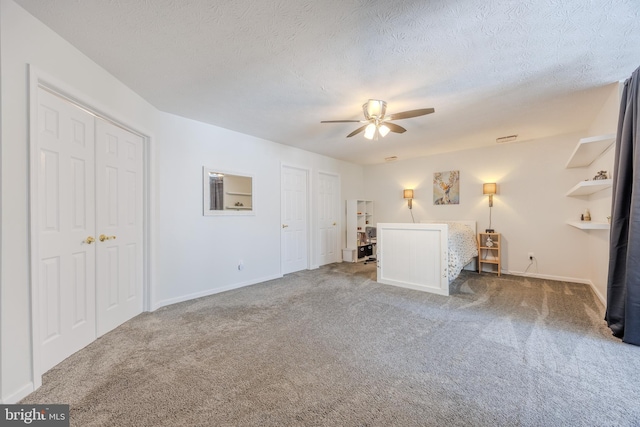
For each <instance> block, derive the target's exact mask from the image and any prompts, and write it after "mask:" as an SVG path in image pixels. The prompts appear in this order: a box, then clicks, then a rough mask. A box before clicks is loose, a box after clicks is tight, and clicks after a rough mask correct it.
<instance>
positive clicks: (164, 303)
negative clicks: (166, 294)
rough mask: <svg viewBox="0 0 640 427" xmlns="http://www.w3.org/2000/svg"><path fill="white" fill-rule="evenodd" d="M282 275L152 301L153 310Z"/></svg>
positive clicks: (277, 275) (277, 276)
mask: <svg viewBox="0 0 640 427" xmlns="http://www.w3.org/2000/svg"><path fill="white" fill-rule="evenodd" d="M281 277H282V275H281V274H276V275H273V276H267V277H261V278H259V279H254V280H250V281H247V282H240V283H233V284H231V285H227V286H223V287H221V288H215V289H207V290H206V291H202V292H195V293H192V294H188V295H182V296H179V297H176V298H169V299H165V300H162V301H158V302H155V303H151V311H156V310H157V309H159V308H162V307H166V306H168V305H171V304H177V303H179V302H184V301H189V300H192V299H196V298H202V297H207V296H209V295H215V294H219V293H220V292H226V291H231V290H233V289H238V288H243V287H245V286H250V285H255V284H257V283H262V282H266V281H268V280H273V279H279V278H281Z"/></svg>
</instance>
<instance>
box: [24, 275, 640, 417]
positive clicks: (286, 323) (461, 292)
mask: <svg viewBox="0 0 640 427" xmlns="http://www.w3.org/2000/svg"><path fill="white" fill-rule="evenodd" d="M452 292H453V294H452V295H451V296H449V297H442V296H437V295H432V294H427V293H422V292H419V291H412V290H407V289H402V288H397V287H392V286H386V285H381V284H378V283H376V282H375V265H373V264H370V265H362V264H348V263H342V264H333V265H329V266H325V267H322V268H320V269H319V270H314V271H303V272H299V273H294V274H290V275H287V276H286V277H284V278H283V279H279V280H273V281H270V282H266V283H262V284H259V285H254V286H250V287H246V288H243V289H238V290H235V291H230V292H225V293H222V294H218V295H213V296H211V297H206V298H200V299H198V300H194V301H189V302H185V303H180V304H176V305H173V306H170V307H165V308H163V309H160V310H158V311H156V312H154V313H145V314H142V315H140V316H138V317H137V318H135V319H133V320H132V321H130V322H127V323H126V324H124V325H122V326H121V327H119V328H118V329H116V330H114V331H113V332H111V333H109V334H107V335H105V336H103V337H102V338H100V339H98V340H97V341H96V342H94V343H93V344H91V345H90V346H89V347H87V348H85V349H84V350H82V351H80V352H79V353H76V354H74V355H73V356H71V357H70V358H68V359H67V360H65V361H64V362H62V363H61V364H60V365H58V366H57V367H55V368H54V369H52V370H51V371H50V372H48V373H47V374H46V375H45V377H44V384H43V386H42V387H41V388H40V389H39V390H37V391H36V392H35V393H33V394H31V395H30V396H28V397H27V398H26V399H24V400H23V402H22V403H68V404H70V405H71V424H72V425H74V426H637V425H640V385H639V383H640V381H639V377H640V348H639V347H634V346H630V345H627V344H623V343H621V342H620V341H618V340H617V339H615V338H613V337H612V336H611V334H610V331H609V330H608V329H607V328H606V325H605V323H604V321H603V320H602V319H603V315H604V313H603V307H602V306H601V304H600V303H599V302H598V301H597V300H596V298H595V296H594V295H593V293H592V292H591V290H590V289H589V288H588V287H587V286H585V285H581V284H573V283H563V282H553V281H544V280H536V279H524V278H519V277H512V276H503V277H501V278H497V277H496V276H494V275H478V274H476V273H473V272H463V274H462V275H461V277H460V278H458V279H457V280H456V282H455V283H454V284H453V285H452Z"/></svg>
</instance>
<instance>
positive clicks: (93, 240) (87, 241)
mask: <svg viewBox="0 0 640 427" xmlns="http://www.w3.org/2000/svg"><path fill="white" fill-rule="evenodd" d="M95 241H96V239H94V238H93V237H91V236H89V237H87V238H86V239H84V243H86V244H87V245H90V244H92V243H93V242H95Z"/></svg>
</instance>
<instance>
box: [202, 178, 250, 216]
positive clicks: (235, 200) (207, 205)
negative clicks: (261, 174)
mask: <svg viewBox="0 0 640 427" xmlns="http://www.w3.org/2000/svg"><path fill="white" fill-rule="evenodd" d="M253 190H254V180H253V176H252V175H248V174H242V173H237V172H232V171H225V170H222V169H218V168H210V167H207V166H203V167H202V213H203V215H204V216H216V215H254V214H255V206H254V204H253Z"/></svg>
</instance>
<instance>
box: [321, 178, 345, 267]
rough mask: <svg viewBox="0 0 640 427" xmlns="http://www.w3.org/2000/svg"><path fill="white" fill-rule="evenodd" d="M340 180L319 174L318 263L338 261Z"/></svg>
mask: <svg viewBox="0 0 640 427" xmlns="http://www.w3.org/2000/svg"><path fill="white" fill-rule="evenodd" d="M339 182H340V180H339V178H338V176H337V175H331V174H327V173H319V174H318V246H319V248H318V263H319V265H325V264H331V263H333V262H337V261H338V196H339Z"/></svg>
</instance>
